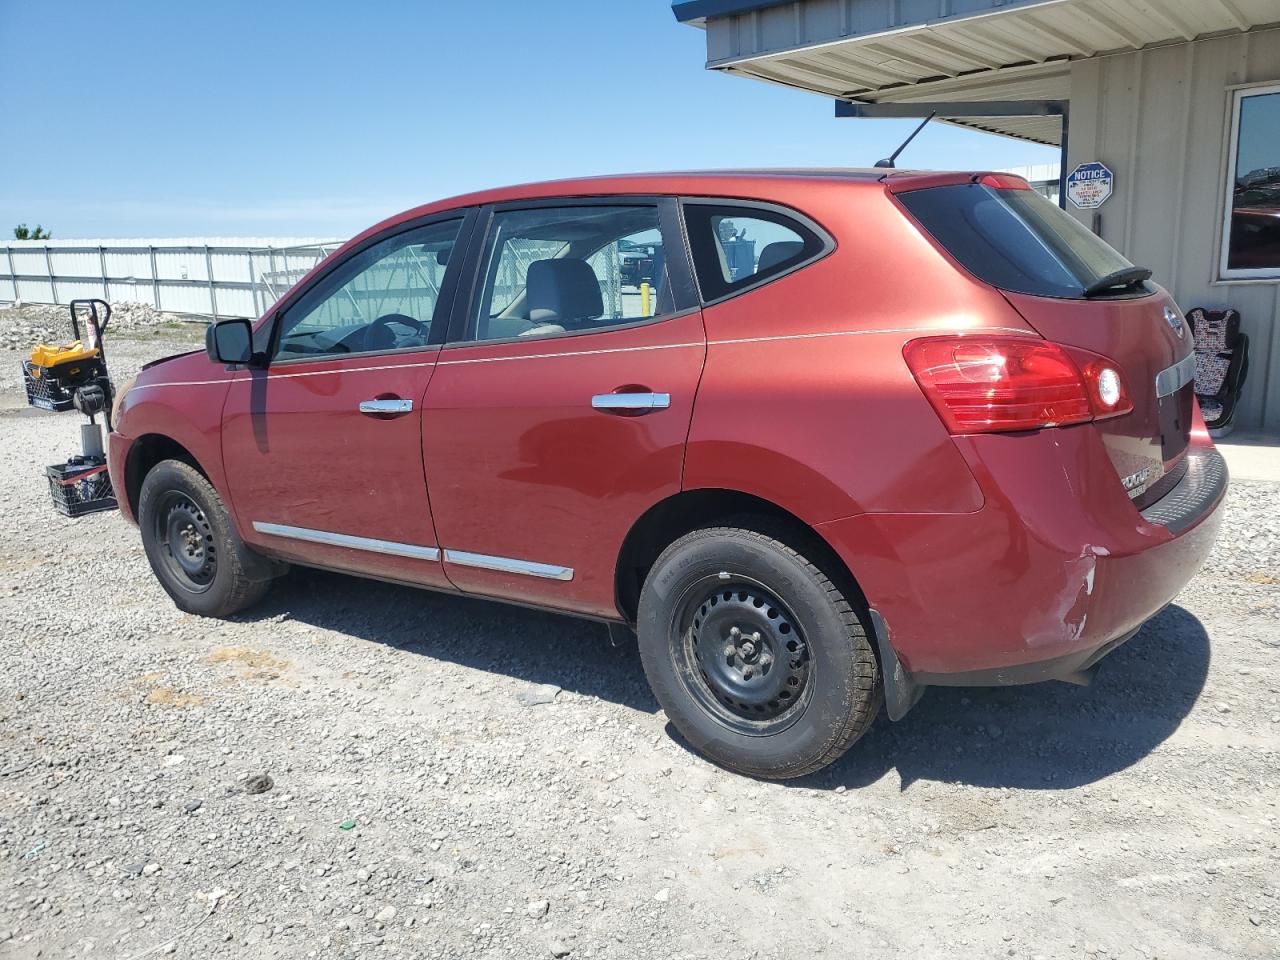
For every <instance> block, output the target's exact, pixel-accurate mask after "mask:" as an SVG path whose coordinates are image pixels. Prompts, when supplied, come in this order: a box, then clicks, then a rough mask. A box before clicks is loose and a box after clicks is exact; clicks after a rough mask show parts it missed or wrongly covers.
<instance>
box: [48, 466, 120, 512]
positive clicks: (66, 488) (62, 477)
mask: <svg viewBox="0 0 1280 960" xmlns="http://www.w3.org/2000/svg"><path fill="white" fill-rule="evenodd" d="M45 473H46V475H47V476H48V477H49V495H50V496H52V497H53V505H54V506H55V507H57V508H58V512H59V513H61V514H63V515H64V516H68V517H82V516H84V515H85V514H86V513H97V512H98V511H99V510H114V509H115V508H116V494H115V491H114V490H113V489H111V477H110V476H109V475H108V474H107V465H106V464H105V463H103V462H102V461H100V460H94V459H88V458H77V459H76V460H72V461H71V462H70V463H58V464H54V465H53V466H51V467H48V468H47V469H46V470H45Z"/></svg>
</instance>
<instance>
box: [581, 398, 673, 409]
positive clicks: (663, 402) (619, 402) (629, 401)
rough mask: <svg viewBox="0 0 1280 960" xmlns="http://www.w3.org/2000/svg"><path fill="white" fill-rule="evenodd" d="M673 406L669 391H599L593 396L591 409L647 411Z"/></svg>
mask: <svg viewBox="0 0 1280 960" xmlns="http://www.w3.org/2000/svg"><path fill="white" fill-rule="evenodd" d="M669 406H671V394H669V393H597V394H596V395H595V396H594V397H592V398H591V409H593V410H603V411H604V412H605V413H614V412H629V413H647V412H649V411H650V410H665V409H667V407H669Z"/></svg>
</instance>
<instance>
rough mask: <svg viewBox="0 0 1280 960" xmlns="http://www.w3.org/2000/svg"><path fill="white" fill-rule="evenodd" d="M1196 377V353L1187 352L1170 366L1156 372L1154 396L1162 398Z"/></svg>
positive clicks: (1170, 394) (1175, 391)
mask: <svg viewBox="0 0 1280 960" xmlns="http://www.w3.org/2000/svg"><path fill="white" fill-rule="evenodd" d="M1195 378H1196V355H1195V354H1194V353H1189V354H1187V356H1185V357H1183V358H1182V359H1181V360H1179V361H1178V362H1177V363H1175V364H1174V365H1173V366H1171V367H1165V368H1164V369H1163V370H1161V371H1160V372H1159V373H1157V374H1156V396H1157V397H1159V398H1164V397H1168V396H1172V395H1173V394H1175V393H1177V392H1178V391H1179V390H1181V389H1182V388H1183V387H1185V386H1186V385H1187V384H1188V383H1190V382H1191V381H1192V380H1194V379H1195Z"/></svg>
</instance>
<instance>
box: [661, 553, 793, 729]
mask: <svg viewBox="0 0 1280 960" xmlns="http://www.w3.org/2000/svg"><path fill="white" fill-rule="evenodd" d="M673 617H674V620H673V623H672V625H671V629H672V631H673V633H674V635H675V636H678V637H680V638H681V641H682V642H675V643H672V644H671V655H672V658H673V661H674V664H675V667H676V669H677V671H678V672H679V676H680V678H681V680H682V681H683V682H684V684H685V686H686V688H687V689H688V692H689V695H690V696H691V697H693V698H694V699H696V700H697V701H698V702H699V703H700V704H701V705H702V707H703V709H704V710H707V711H708V712H710V713H712V714H714V715H716V716H718V717H719V718H720V719H721V721H722V722H723V723H724V724H725V725H726V726H728V727H730V728H731V729H734V730H736V731H738V732H740V733H744V734H747V735H750V736H767V735H768V734H771V733H776V732H778V731H780V730H782V729H785V728H786V726H787V725H788V724H790V723H792V722H793V721H794V720H795V718H796V717H797V716H798V715H799V713H800V712H801V710H802V709H803V706H804V703H805V696H806V693H807V692H808V690H809V689H810V688H809V685H808V680H809V671H810V667H811V662H810V659H809V651H808V647H807V646H806V644H805V640H804V636H803V635H802V634H801V632H800V630H799V629H798V627H797V626H796V618H795V617H794V616H792V614H791V613H789V612H788V611H787V608H786V605H785V604H783V603H782V601H781V600H778V599H777V598H776V597H775V596H774V595H773V594H772V593H770V592H769V590H768V589H766V588H765V587H764V586H763V585H762V584H759V583H756V582H754V581H748V580H743V579H737V580H722V579H720V577H719V576H718V575H717V576H716V577H714V578H709V579H708V580H706V581H703V582H701V583H698V584H695V585H693V586H691V588H690V589H689V590H688V591H686V593H685V596H684V599H683V600H682V602H681V603H679V604H678V605H677V606H676V607H675V608H674V610H673Z"/></svg>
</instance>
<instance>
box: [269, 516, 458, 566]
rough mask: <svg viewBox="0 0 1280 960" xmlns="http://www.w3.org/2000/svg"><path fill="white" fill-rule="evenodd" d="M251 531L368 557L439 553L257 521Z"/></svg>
mask: <svg viewBox="0 0 1280 960" xmlns="http://www.w3.org/2000/svg"><path fill="white" fill-rule="evenodd" d="M253 529H255V530H257V531H258V532H259V533H265V534H268V535H270V536H273V537H285V538H287V539H289V540H305V541H306V542H307V543H320V544H324V545H325V546H328V547H348V548H350V549H352V550H367V551H368V552H369V553H385V554H388V555H390V556H393V557H408V558H409V559H411V560H439V559H440V550H439V549H438V548H437V547H420V546H418V545H417V544H414V543H396V542H394V541H392V540H374V539H372V538H371V537H353V536H351V535H350V534H348V533H330V532H329V531H327V530H310V529H308V528H306V527H291V526H289V525H288V524H285V523H263V522H262V521H261V520H255V521H253Z"/></svg>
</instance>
